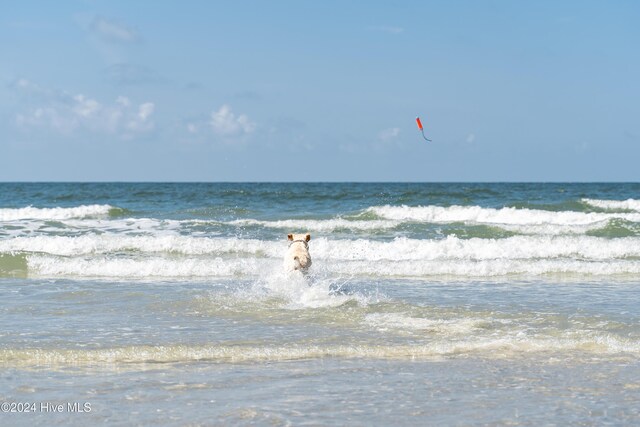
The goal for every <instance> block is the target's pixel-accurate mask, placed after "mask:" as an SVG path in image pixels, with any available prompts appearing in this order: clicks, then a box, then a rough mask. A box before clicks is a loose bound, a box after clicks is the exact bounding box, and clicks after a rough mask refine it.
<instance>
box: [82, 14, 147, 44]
mask: <svg viewBox="0 0 640 427" xmlns="http://www.w3.org/2000/svg"><path fill="white" fill-rule="evenodd" d="M90 29H91V31H93V32H94V33H95V34H97V35H98V36H100V37H101V38H102V39H104V40H107V41H112V42H114V41H115V42H124V43H131V42H135V41H138V40H139V36H138V33H137V32H136V31H135V30H133V29H131V28H129V27H128V26H126V25H124V24H122V23H119V22H115V21H113V20H111V19H107V18H105V17H102V16H96V17H95V18H94V19H93V21H92V22H91V25H90Z"/></svg>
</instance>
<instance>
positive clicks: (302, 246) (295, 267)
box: [284, 234, 311, 273]
mask: <svg viewBox="0 0 640 427" xmlns="http://www.w3.org/2000/svg"><path fill="white" fill-rule="evenodd" d="M287 239H288V240H289V248H288V249H287V253H286V255H285V256H284V267H285V270H287V271H300V272H302V273H306V272H307V270H308V269H309V267H311V255H309V243H308V242H309V240H311V234H289V235H288V236H287Z"/></svg>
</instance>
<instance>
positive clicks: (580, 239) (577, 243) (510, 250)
mask: <svg viewBox="0 0 640 427" xmlns="http://www.w3.org/2000/svg"><path fill="white" fill-rule="evenodd" d="M310 246H311V254H312V257H318V258H324V259H333V260H366V261H372V262H374V261H381V260H390V261H435V260H494V259H496V260H497V259H505V260H517V259H554V258H570V259H581V260H609V259H618V258H638V257H640V238H639V237H625V238H619V239H601V238H598V237H592V236H513V237H508V238H504V239H479V238H473V239H460V238H458V237H455V236H448V237H447V238H445V239H441V240H419V239H408V238H405V237H399V238H396V239H394V240H392V241H390V242H381V241H373V240H366V239H358V240H328V239H324V238H321V239H316V240H315V241H312V243H311V245H310Z"/></svg>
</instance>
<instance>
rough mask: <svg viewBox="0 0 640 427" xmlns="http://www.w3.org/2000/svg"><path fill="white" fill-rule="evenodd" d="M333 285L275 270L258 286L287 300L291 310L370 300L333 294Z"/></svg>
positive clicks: (313, 278) (352, 295) (301, 275)
mask: <svg viewBox="0 0 640 427" xmlns="http://www.w3.org/2000/svg"><path fill="white" fill-rule="evenodd" d="M331 284H332V282H331V280H330V279H326V278H319V277H317V276H305V275H303V274H302V273H300V272H298V271H294V272H285V271H282V270H281V269H275V270H273V271H272V273H271V274H270V275H269V276H268V277H266V279H265V280H264V281H263V282H261V283H259V284H258V286H264V288H265V289H267V290H268V291H269V292H270V294H275V295H278V296H281V297H283V298H285V299H286V300H287V301H288V305H287V308H290V309H305V308H321V307H339V306H341V305H343V304H345V303H347V302H349V301H356V302H358V303H360V304H362V305H366V304H367V303H368V298H366V297H364V296H362V295H360V294H351V295H345V294H342V295H340V294H335V293H333V292H331Z"/></svg>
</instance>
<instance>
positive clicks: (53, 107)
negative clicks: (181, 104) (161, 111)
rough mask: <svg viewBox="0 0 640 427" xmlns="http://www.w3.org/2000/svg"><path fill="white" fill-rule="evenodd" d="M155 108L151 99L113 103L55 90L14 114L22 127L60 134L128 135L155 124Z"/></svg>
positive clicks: (147, 128) (129, 136) (126, 99)
mask: <svg viewBox="0 0 640 427" xmlns="http://www.w3.org/2000/svg"><path fill="white" fill-rule="evenodd" d="M18 86H25V85H20V84H19V85H18ZM154 111H155V104H154V103H152V102H145V103H142V104H139V105H137V106H136V105H133V104H132V103H131V101H130V100H129V98H127V97H124V96H119V97H118V98H117V99H116V100H115V102H113V103H101V102H99V101H97V100H96V99H93V98H91V97H88V96H86V95H84V94H76V95H69V94H67V93H62V94H60V93H58V94H52V95H51V96H49V97H48V98H47V99H46V101H45V105H38V106H35V107H33V108H31V109H30V110H29V111H27V112H23V113H19V114H17V115H16V117H15V123H16V125H17V126H18V127H19V128H21V129H23V130H37V129H43V130H47V131H53V132H56V133H59V134H63V135H73V134H76V133H81V132H90V133H94V134H100V133H101V134H107V135H116V136H118V137H120V138H122V139H131V138H133V137H135V136H138V135H142V134H145V133H148V132H150V131H152V130H153V129H154V128H155V123H154V121H153V113H154Z"/></svg>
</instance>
